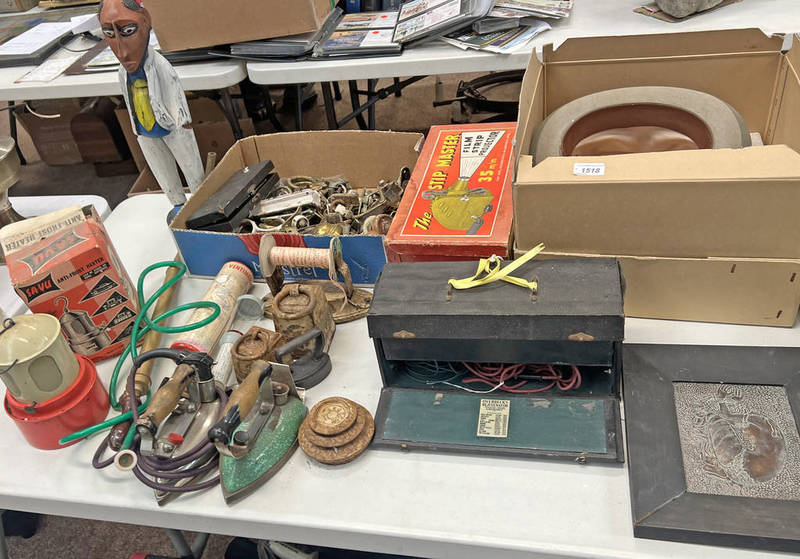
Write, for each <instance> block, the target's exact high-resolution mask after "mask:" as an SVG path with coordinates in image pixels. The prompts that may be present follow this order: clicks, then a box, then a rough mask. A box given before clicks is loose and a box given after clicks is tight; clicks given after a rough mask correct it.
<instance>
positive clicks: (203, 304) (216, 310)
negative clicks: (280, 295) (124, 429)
mask: <svg viewBox="0 0 800 559" xmlns="http://www.w3.org/2000/svg"><path fill="white" fill-rule="evenodd" d="M159 268H178V273H177V274H175V275H174V276H173V277H172V278H170V279H169V280H167V281H166V282H164V284H163V285H162V286H161V287H160V288H159V289H158V290H157V291H156V292H155V293H153V295H151V296H150V298H149V299H147V301H145V300H144V295H142V293H143V290H144V280H145V278H146V277H147V276H148V274H150V273H151V272H153V271H154V270H158V269H159ZM185 273H186V265H185V264H184V263H183V262H176V261H174V260H169V261H164V262H157V263H155V264H152V265H150V266H148V267H147V268H145V269H144V271H142V273H141V274H139V281H138V282H137V284H136V296H137V301H138V303H139V313H138V314H137V315H136V320H135V321H134V323H133V329H132V330H131V339H130V342H129V343H128V345H127V346H126V347H125V351H123V352H122V355H120V356H119V359H117V363H116V365H115V366H114V372H113V373H112V374H111V381H110V382H109V385H108V394H109V401H110V402H111V407H112V408H113V409H115V410H117V411H119V410H120V409H121V407H122V406H121V405H120V403H119V399H118V398H117V380H118V379H119V373H120V371H121V370H122V366H123V365H124V364H125V361H126V359H127V358H128V356H129V355H130V357H131V359H132V360H133V359H136V357H137V353H136V345H137V344H138V343H139V341H140V340H141V338H142V337H144V335H145V334H147V333H148V332H149V331H150V330H155V331H156V332H161V333H162V334H179V333H182V332H189V331H191V330H196V329H198V328H202V327H203V326H207V325H209V324H211V323H212V322H213V321H215V320H216V319H217V317H218V316H219V315H220V312H221V311H220V307H219V305H218V304H216V303H213V302H211V301H195V302H193V303H186V304H183V305H179V306H177V307H175V308H174V309H170V310H169V311H167V312H165V313H164V314H162V315H159V316H157V317H155V318H150V317H149V316H148V315H147V312H148V311H149V310H150V307H152V306H153V305H154V304H155V303H156V301H158V298H159V297H161V295H162V294H163V293H164V292H165V291H166V290H167V289H169V288H170V287H172V286H173V285H174V284H175V283H176V282H177V281H178V280H179V279H181V278H182V277H183V276H184V274H185ZM195 309H211V314H210V315H209V316H207V317H206V318H204V319H202V320H198V321H197V322H194V323H192V324H186V325H184V326H171V327H170V326H159V323H160V322H162V321H164V320H166V319H167V318H169V317H171V316H173V315H175V314H178V313H180V312H184V311H189V310H195ZM143 322H144V326H142V323H143ZM131 374H133V372H132V373H131ZM149 402H150V392H149V391H148V392H147V398H146V400H145V402H144V403H143V404H142V405H141V406H139V408H138V409H139V413H143V412H144V410H146V409H147V404H148V403H149ZM131 417H132V414H131V412H130V411H128V412H126V413H123V414H120V415H118V416H117V417H113V418H111V419H107V420H106V421H103V422H101V423H98V424H97V425H92V426H91V427H87V428H86V429H81V430H80V431H76V432H75V433H72V434H70V435H67V436H66V437H63V438H61V439H60V440H59V441H58V443H59V444H67V443H70V442H72V441H75V440H78V439H81V438H84V437H88V436H89V435H93V434H94V433H97V432H98V431H102V430H103V429H109V428H111V427H113V426H114V425H117V424H118V423H122V422H124V421H130V419H131ZM135 432H136V431H135V429H134V426H133V425H131V428H130V429H128V434H127V436H126V437H125V441H124V442H123V444H122V448H123V449H126V448H130V445H131V443H132V442H133V437H134V435H135Z"/></svg>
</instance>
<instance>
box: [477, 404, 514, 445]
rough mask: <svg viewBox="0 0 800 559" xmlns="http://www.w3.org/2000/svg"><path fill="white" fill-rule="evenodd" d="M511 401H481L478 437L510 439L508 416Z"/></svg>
mask: <svg viewBox="0 0 800 559" xmlns="http://www.w3.org/2000/svg"><path fill="white" fill-rule="evenodd" d="M510 410H511V400H488V399H481V407H480V411H479V412H478V436H479V437H494V438H498V439H505V438H506V437H508V414H509V412H510Z"/></svg>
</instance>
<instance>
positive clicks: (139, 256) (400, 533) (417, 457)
mask: <svg viewBox="0 0 800 559" xmlns="http://www.w3.org/2000/svg"><path fill="white" fill-rule="evenodd" d="M169 208H170V205H169V203H168V202H167V200H166V197H165V196H163V195H145V196H137V197H135V198H131V199H128V200H126V201H125V202H123V203H122V204H121V205H120V206H119V207H117V208H116V209H115V210H114V211H113V212H112V214H111V216H110V217H109V218H108V219H107V220H106V227H107V228H108V230H109V233H110V235H111V238H112V240H113V242H114V244H115V246H116V248H117V249H118V251H119V253H120V256H121V258H122V261H123V264H124V265H125V267H126V268H127V270H128V272H129V273H130V274H131V276H132V277H133V278H136V276H137V275H138V274H139V272H140V271H141V270H142V269H143V268H144V267H145V266H146V265H148V264H150V263H152V262H154V261H157V260H164V259H171V258H172V257H173V255H174V253H175V248H174V245H173V243H172V241H171V239H170V235H169V233H168V231H167V229H166V227H165V226H164V216H165V215H166V213H167V211H168V210H169ZM161 279H162V278H161V274H160V273H156V274H153V276H152V277H151V278H150V280H149V281H148V282H147V283H146V284H145V292H146V293H152V292H153V291H154V290H155V289H156V287H157V284H159V283H160V281H161ZM208 283H209V282H208V280H201V279H192V278H186V279H183V280H182V282H181V283H180V285H179V288H178V293H177V300H178V302H186V301H190V300H194V299H197V298H199V297H200V296H202V293H203V292H204V290H205V288H206V287H207V285H208ZM265 291H266V287H265V286H264V285H263V284H258V285H256V286H255V287H254V288H253V290H252V291H251V293H254V294H256V295H261V294H263V293H264V292H265ZM626 340H627V341H629V342H635V343H683V344H721V345H738V344H749V345H775V346H796V345H800V329H798V328H793V329H781V328H765V327H746V326H733V325H715V324H699V323H684V322H674V321H656V320H637V319H628V320H626ZM331 359H332V361H333V372H332V373H331V375H330V377H328V378H327V379H326V380H325V381H324V382H323V383H321V384H320V385H318V386H317V387H315V388H313V389H311V390H309V391H308V394H307V404H308V405H309V406H311V405H313V404H314V403H316V402H317V401H319V400H321V399H323V398H325V397H328V396H333V395H341V396H346V397H349V398H352V399H354V400H356V401H358V402H360V403H361V404H363V405H364V406H365V407H366V408H367V409H369V410H370V411H371V412H374V411H375V408H376V405H377V402H378V395H379V391H380V376H379V373H378V367H377V363H376V360H375V354H374V349H373V347H372V343H371V341H370V339H369V338H368V336H367V326H366V320H363V319H362V320H358V321H355V322H352V323H349V324H342V325H339V326H337V329H336V336H335V338H334V342H333V345H332V347H331ZM111 368H112V363H111V362H105V363H103V364H102V365H101V366H100V373H101V376H102V378H103V379H104V380H105V381H107V380H108V378H109V375H110V371H111ZM168 370H169V367H168V366H167V365H166V364H164V363H161V364H159V365H158V366H157V368H156V371H155V379H156V381H155V383H157V381H158V380H159V379H160V376H161V375H162V374H164V373H165V372H167V371H168ZM97 442H98V440H97V439H96V438H95V439H93V440H91V441H87V442H83V443H80V444H79V445H77V446H73V447H70V448H68V449H63V450H59V451H40V450H35V449H33V448H31V447H29V446H28V445H27V444H26V443H25V442H24V440H23V439H22V435H21V434H20V433H19V431H18V430H17V428H16V427H15V426H14V425H13V424H12V423H11V420H10V419H8V418H7V417H6V416H5V414H2V417H0V456H2V458H0V508H9V509H17V510H25V511H35V512H41V513H49V514H57V515H65V516H78V517H85V518H93V519H99V520H109V521H116V522H129V523H136V524H144V525H152V526H163V527H168V528H178V529H183V530H192V531H204V532H213V533H220V534H229V535H238V536H245V537H253V538H263V539H277V540H283V541H290V542H304V543H311V544H321V545H328V546H338V547H343V548H351V549H361V550H371V551H382V552H387V553H401V554H409V555H418V556H425V557H442V558H456V557H457V558H471V557H475V558H478V557H481V558H485V557H491V558H493V559H494V558H507V557H513V558H516V557H520V558H522V557H525V558H539V557H548V558H550V557H584V558H585V557H601V558H614V559H620V558H631V559H633V558H636V559H641V558H675V557H680V558H687V557H704V558H709V559H714V558H719V559H723V558H724V559H739V558H745V557H746V558H765V557H774V555H769V554H766V553H759V552H752V551H744V550H731V549H727V548H713V547H705V546H695V545H686V544H676V543H670V542H661V541H650V540H640V539H634V538H633V531H632V527H631V512H630V497H629V489H628V473H627V468H626V467H625V465H600V464H588V465H584V466H581V465H577V464H572V463H561V462H549V461H544V460H530V459H509V458H488V457H474V456H459V455H447V454H434V453H423V452H413V453H402V452H396V451H390V450H370V451H368V452H367V453H366V454H364V455H363V456H362V457H360V458H359V459H358V460H356V461H355V462H353V463H351V464H348V465H345V466H341V467H325V466H320V465H319V464H317V463H315V462H312V461H311V460H310V459H308V458H306V456H305V455H304V454H303V453H302V452H301V451H298V452H296V453H295V454H294V455H293V456H292V457H291V459H290V460H289V461H288V462H287V463H286V465H285V466H284V467H283V469H282V470H280V471H279V472H278V473H277V474H276V475H275V477H273V478H272V479H271V480H270V481H269V482H268V483H267V484H266V485H264V486H263V487H261V488H260V489H259V490H258V491H256V492H255V493H253V494H252V495H250V496H249V497H247V498H245V499H244V500H242V501H241V502H239V503H237V504H235V505H234V506H232V507H228V506H227V505H225V503H224V501H223V498H222V495H221V492H220V490H219V489H218V488H215V489H212V490H209V491H205V492H202V493H197V494H193V495H187V496H182V497H180V498H178V499H176V500H175V501H173V502H171V503H169V504H168V505H166V506H165V507H163V508H159V507H158V505H156V503H155V500H154V499H153V497H152V493H151V491H150V490H149V489H147V488H146V487H145V486H144V485H142V484H140V483H139V482H138V481H136V480H135V479H134V478H133V476H132V475H131V474H130V473H123V472H120V471H117V470H114V469H107V470H103V471H96V470H93V469H92V468H91V466H90V460H91V456H92V453H93V452H94V450H95V448H96V445H97Z"/></svg>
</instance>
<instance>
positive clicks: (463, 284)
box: [447, 243, 544, 291]
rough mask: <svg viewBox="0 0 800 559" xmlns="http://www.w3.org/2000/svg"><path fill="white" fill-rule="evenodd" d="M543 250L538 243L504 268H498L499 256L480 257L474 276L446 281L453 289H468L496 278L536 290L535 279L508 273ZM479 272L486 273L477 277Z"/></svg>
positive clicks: (542, 246)
mask: <svg viewBox="0 0 800 559" xmlns="http://www.w3.org/2000/svg"><path fill="white" fill-rule="evenodd" d="M543 250H544V244H542V243H539V245H537V246H535V247H533V248H532V249H530V250H529V251H528V252H526V253H525V254H523V255H522V256H520V257H519V258H517V259H516V260H514V261H513V262H511V263H510V264H509V265H508V266H506V267H505V268H500V259H499V258H494V257H493V258H481V259H480V262H478V271H477V272H475V275H474V276H472V277H471V278H464V279H451V280H449V281H448V282H447V283H449V284H450V285H451V286H452V287H453V288H455V289H469V288H471V287H478V286H479V285H486V284H487V283H492V282H494V281H497V280H503V281H507V282H508V283H513V284H514V285H518V286H520V287H525V288H527V289H530V290H531V291H536V287H537V285H536V282H535V281H527V280H525V279H522V278H518V277H515V276H512V275H510V274H511V272H513V271H514V270H516V269H517V268H519V267H520V266H522V265H523V264H525V263H526V262H528V261H529V260H531V259H532V258H533V257H534V256H536V255H537V254H539V253H540V252H542V251H543ZM481 274H486V275H485V276H483V277H479V276H481Z"/></svg>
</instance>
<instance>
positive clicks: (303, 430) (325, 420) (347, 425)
mask: <svg viewBox="0 0 800 559" xmlns="http://www.w3.org/2000/svg"><path fill="white" fill-rule="evenodd" d="M374 434H375V422H374V421H373V419H372V415H371V414H370V413H369V412H368V411H367V410H366V409H365V408H364V407H362V406H360V405H359V404H357V403H355V402H353V401H352V400H348V399H347V398H326V399H325V400H322V401H321V402H319V403H318V404H317V405H315V406H314V407H313V408H311V411H310V412H309V413H308V416H307V417H306V418H305V420H304V421H303V424H302V425H300V431H299V433H298V436H297V439H298V441H299V442H300V448H302V449H303V452H305V453H306V454H307V455H308V456H309V457H311V458H313V459H314V460H316V461H317V462H320V463H322V464H329V465H332V466H336V465H339V464H346V463H348V462H351V461H353V460H355V459H356V458H358V457H359V456H360V455H361V454H362V453H363V452H364V451H365V450H366V449H367V447H368V446H369V443H370V442H371V441H372V436H373V435H374Z"/></svg>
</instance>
